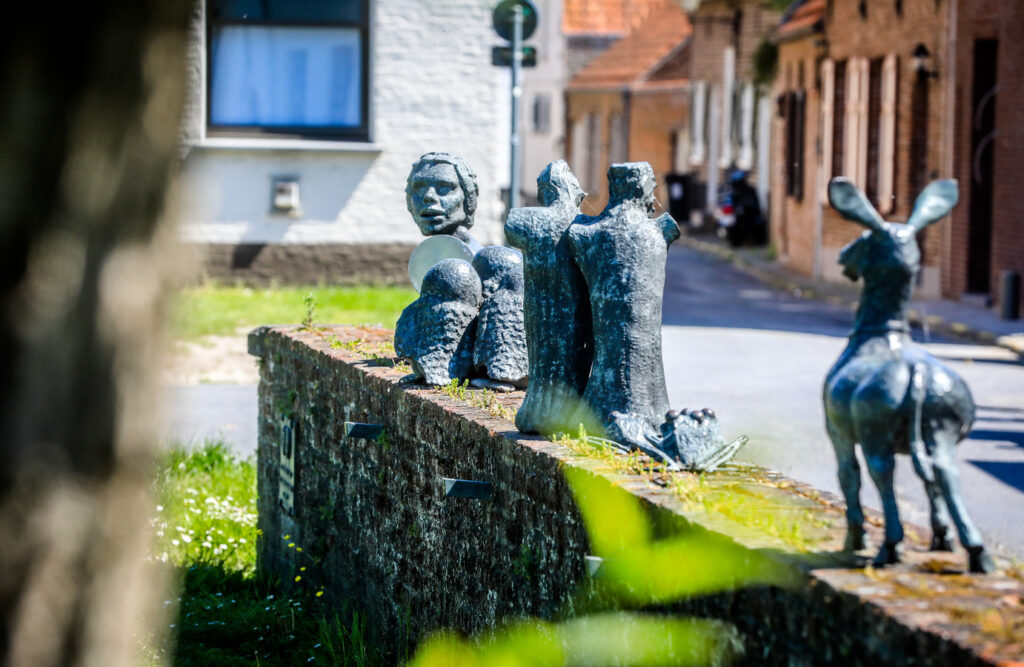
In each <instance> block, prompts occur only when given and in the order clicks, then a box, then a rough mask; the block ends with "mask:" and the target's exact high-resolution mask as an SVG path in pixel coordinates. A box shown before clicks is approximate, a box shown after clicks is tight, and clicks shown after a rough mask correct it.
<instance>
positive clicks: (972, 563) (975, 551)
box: [967, 547, 996, 574]
mask: <svg viewBox="0 0 1024 667" xmlns="http://www.w3.org/2000/svg"><path fill="white" fill-rule="evenodd" d="M967 563H968V567H969V569H970V571H971V572H977V573H979V574H986V573H988V572H995V571H996V562H995V561H994V560H992V556H989V555H988V552H987V551H985V547H968V549H967Z"/></svg>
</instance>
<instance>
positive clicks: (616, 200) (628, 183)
mask: <svg viewBox="0 0 1024 667" xmlns="http://www.w3.org/2000/svg"><path fill="white" fill-rule="evenodd" d="M656 185H657V181H656V180H655V179H654V169H653V168H652V167H651V165H650V163H647V162H620V163H618V164H613V165H612V166H611V167H609V168H608V206H609V207H611V206H616V205H618V204H621V203H624V202H635V203H636V204H638V205H640V206H642V207H643V208H645V209H646V210H647V212H648V213H652V212H653V211H654V187H655V186H656Z"/></svg>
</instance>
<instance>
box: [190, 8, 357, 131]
mask: <svg viewBox="0 0 1024 667" xmlns="http://www.w3.org/2000/svg"><path fill="white" fill-rule="evenodd" d="M359 3H360V15H361V17H362V19H361V20H360V21H336V20H324V21H306V20H272V19H252V20H238V19H214V18H213V16H212V15H211V13H210V10H211V4H212V3H211V0H205V2H204V3H203V5H204V6H203V10H204V11H203V20H204V24H205V25H204V26H203V28H204V33H205V38H206V44H205V46H204V51H205V53H204V56H205V58H206V63H205V76H206V81H205V82H204V88H205V90H204V92H205V98H206V100H205V105H204V106H205V109H204V111H205V114H206V119H205V121H206V122H205V133H206V136H207V137H211V138H214V137H215V138H259V139H305V140H321V141H358V142H367V143H369V142H370V90H371V86H370V23H371V16H370V10H371V7H370V0H359ZM224 26H263V27H288V28H356V29H357V30H358V31H359V61H360V62H359V65H360V79H361V86H360V103H359V116H360V124H359V125H358V126H351V127H344V126H310V125H269V126H268V125H255V124H254V125H223V124H214V123H213V114H212V104H213V88H212V85H213V57H212V48H213V33H214V30H215V29H216V28H220V27H224Z"/></svg>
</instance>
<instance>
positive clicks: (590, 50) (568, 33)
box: [520, 0, 674, 205]
mask: <svg viewBox="0 0 1024 667" xmlns="http://www.w3.org/2000/svg"><path fill="white" fill-rule="evenodd" d="M534 1H535V4H536V5H537V8H538V13H539V14H540V21H539V22H538V26H537V31H536V32H535V33H534V35H533V37H532V38H530V40H529V41H528V42H527V43H528V44H530V45H533V46H535V47H536V48H537V66H536V67H534V68H529V69H526V70H524V72H523V85H522V88H523V97H522V106H521V109H522V116H521V118H520V122H521V126H520V137H521V139H520V141H521V146H522V149H521V150H522V153H521V158H522V161H521V165H522V172H521V176H520V187H521V193H522V195H523V203H524V205H526V204H527V203H531V202H532V201H535V198H536V194H537V183H536V181H537V175H538V174H539V173H540V172H541V170H542V169H543V168H544V167H545V166H546V165H547V164H548V163H549V162H551V161H552V160H555V159H558V158H564V157H565V156H566V155H567V153H566V125H565V123H566V120H565V119H566V110H565V90H566V86H567V85H568V83H569V80H570V79H571V78H572V77H573V76H574V75H575V74H576V73H577V72H579V71H580V70H581V69H583V68H584V67H586V66H587V64H588V63H589V62H590V61H591V60H593V59H594V58H595V57H597V56H599V55H600V54H601V53H603V52H604V51H605V50H607V49H608V48H609V47H610V46H611V45H612V44H614V43H615V42H616V41H617V40H619V39H621V38H622V37H623V36H624V35H626V34H627V33H628V32H629V31H630V30H631V29H633V28H635V27H636V26H638V25H639V24H640V23H641V22H643V20H644V19H645V18H646V17H647V16H648V14H649V13H650V12H651V11H652V9H653V8H656V7H660V6H663V5H665V4H667V3H669V2H673V1H674V0H534Z"/></svg>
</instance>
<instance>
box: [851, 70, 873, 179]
mask: <svg viewBox="0 0 1024 667" xmlns="http://www.w3.org/2000/svg"><path fill="white" fill-rule="evenodd" d="M858 60H859V62H860V73H859V74H858V77H859V78H858V81H857V84H858V86H859V88H860V89H859V90H858V91H857V95H858V97H857V170H856V172H854V173H856V180H855V182H856V183H857V187H859V188H860V189H861V190H864V189H866V188H867V182H868V105H869V103H870V87H871V61H870V60H868V59H867V58H859V59H858Z"/></svg>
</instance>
